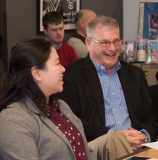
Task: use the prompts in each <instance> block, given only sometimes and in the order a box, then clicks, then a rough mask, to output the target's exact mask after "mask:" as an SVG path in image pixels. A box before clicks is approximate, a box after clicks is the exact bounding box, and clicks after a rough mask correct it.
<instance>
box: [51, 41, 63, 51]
mask: <svg viewBox="0 0 158 160" xmlns="http://www.w3.org/2000/svg"><path fill="white" fill-rule="evenodd" d="M61 45H62V42H61V43H58V44H55V43H52V46H53V47H54V48H55V49H56V50H58V49H59V48H60V47H61Z"/></svg>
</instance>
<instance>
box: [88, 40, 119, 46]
mask: <svg viewBox="0 0 158 160" xmlns="http://www.w3.org/2000/svg"><path fill="white" fill-rule="evenodd" d="M89 39H91V40H94V41H95V42H97V43H99V44H100V45H101V46H102V47H109V46H110V45H111V43H113V44H114V46H120V45H121V44H122V39H119V40H117V41H114V42H110V41H98V40H96V39H95V38H89ZM118 41H119V42H120V44H117V45H116V44H115V42H118ZM104 42H107V43H108V44H109V45H107V46H104V45H103V44H104Z"/></svg>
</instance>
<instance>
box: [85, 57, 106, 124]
mask: <svg viewBox="0 0 158 160" xmlns="http://www.w3.org/2000/svg"><path fill="white" fill-rule="evenodd" d="M83 73H84V75H85V77H86V78H87V81H88V82H89V84H90V87H91V89H92V92H93V94H94V98H95V99H96V103H97V107H98V110H99V113H100V117H101V119H102V122H103V124H104V125H105V111H104V100H103V93H102V89H101V84H100V81H99V77H98V74H97V71H96V68H95V66H94V64H93V62H92V61H91V59H90V56H89V55H88V56H87V57H86V58H85V59H84V64H83Z"/></svg>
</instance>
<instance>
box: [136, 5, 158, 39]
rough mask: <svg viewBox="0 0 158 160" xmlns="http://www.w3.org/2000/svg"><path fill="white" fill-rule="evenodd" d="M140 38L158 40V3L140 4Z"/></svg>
mask: <svg viewBox="0 0 158 160" xmlns="http://www.w3.org/2000/svg"><path fill="white" fill-rule="evenodd" d="M138 38H144V39H149V40H158V3H154V2H153V3H151V2H150V3H146V2H141V3H140V4H139V29H138Z"/></svg>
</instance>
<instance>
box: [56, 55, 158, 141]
mask: <svg viewBox="0 0 158 160" xmlns="http://www.w3.org/2000/svg"><path fill="white" fill-rule="evenodd" d="M118 75H119V78H120V82H121V84H122V88H123V91H124V95H125V99H126V103H127V108H128V112H129V116H130V119H131V122H132V127H133V128H135V129H137V130H140V129H142V128H144V129H146V130H147V131H148V133H149V134H150V136H151V140H153V139H154V137H155V136H156V132H157V125H156V122H155V118H154V117H152V116H151V115H150V105H151V100H150V98H149V95H148V88H147V81H146V79H145V76H144V72H143V70H142V69H141V68H139V67H136V66H134V65H131V64H129V63H126V62H123V61H121V69H120V70H119V71H118ZM58 96H59V97H60V98H61V99H63V100H65V101H66V102H67V103H68V104H69V106H70V108H71V109H72V111H73V112H74V113H75V114H76V115H77V116H78V117H79V118H81V120H82V122H83V126H84V130H85V134H86V137H87V140H88V141H91V140H93V139H95V138H97V137H99V136H101V135H103V134H106V133H107V132H108V130H109V128H107V127H106V126H105V116H106V115H105V111H104V101H103V93H102V89H101V84H100V81H99V77H98V74H97V71H96V69H95V66H94V65H93V62H92V61H91V59H90V57H89V55H88V56H87V57H86V58H83V59H79V60H77V61H75V62H73V63H71V64H69V65H67V66H66V72H65V74H64V91H63V92H62V93H60V94H59V95H58Z"/></svg>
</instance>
